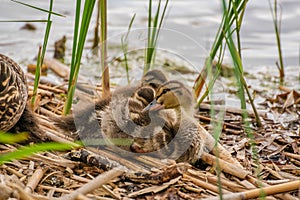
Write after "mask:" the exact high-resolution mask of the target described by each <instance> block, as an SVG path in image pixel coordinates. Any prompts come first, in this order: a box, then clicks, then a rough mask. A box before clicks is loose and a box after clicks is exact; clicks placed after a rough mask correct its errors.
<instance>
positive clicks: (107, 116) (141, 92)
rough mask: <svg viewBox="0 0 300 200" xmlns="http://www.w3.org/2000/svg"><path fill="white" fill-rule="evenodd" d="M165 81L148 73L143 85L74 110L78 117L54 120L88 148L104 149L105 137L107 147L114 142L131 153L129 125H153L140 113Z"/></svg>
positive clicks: (122, 89)
mask: <svg viewBox="0 0 300 200" xmlns="http://www.w3.org/2000/svg"><path fill="white" fill-rule="evenodd" d="M165 81H167V78H166V76H165V75H164V74H163V73H162V72H161V71H160V70H151V71H148V72H147V73H146V74H145V75H144V76H143V78H142V81H141V84H140V85H138V86H126V87H119V88H117V89H116V90H115V91H114V92H113V93H112V95H111V96H109V97H108V98H105V99H100V100H98V101H97V102H96V103H95V104H90V105H88V106H86V107H85V108H84V109H82V110H79V111H78V110H74V113H73V114H74V117H73V116H72V115H69V116H66V117H62V118H60V119H54V121H55V124H56V125H57V126H58V127H59V128H61V129H64V130H67V131H71V132H73V133H75V135H76V136H77V137H78V139H79V138H80V139H81V140H83V141H84V143H85V144H86V145H91V146H101V145H103V138H105V139H106V144H107V143H114V145H116V146H118V147H121V148H123V149H127V150H129V148H130V144H128V139H132V136H131V135H130V133H129V134H128V132H127V131H126V130H128V129H129V127H130V126H128V125H129V124H138V125H145V124H147V123H149V121H150V120H149V117H147V116H146V115H145V116H144V117H141V116H140V113H141V111H142V110H143V109H144V108H145V106H146V105H148V104H149V103H150V102H151V101H152V100H153V99H154V96H155V92H156V89H157V88H158V87H159V86H160V85H161V84H162V83H163V82H165ZM129 121H130V122H129ZM123 125H124V126H125V127H124V126H123ZM110 141H111V142H110Z"/></svg>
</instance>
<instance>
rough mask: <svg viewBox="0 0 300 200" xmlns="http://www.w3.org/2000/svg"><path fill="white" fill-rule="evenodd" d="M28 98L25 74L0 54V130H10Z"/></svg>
mask: <svg viewBox="0 0 300 200" xmlns="http://www.w3.org/2000/svg"><path fill="white" fill-rule="evenodd" d="M27 98H28V92H27V83H26V78H25V74H24V73H23V71H22V69H21V68H20V66H19V65H18V64H17V63H16V62H14V61H13V60H12V59H10V58H9V57H7V56H4V55H2V54H0V130H2V131H8V130H10V129H11V128H12V127H13V126H14V125H15V124H16V123H17V122H18V120H19V119H20V117H21V115H22V114H23V111H24V109H25V106H26V103H27Z"/></svg>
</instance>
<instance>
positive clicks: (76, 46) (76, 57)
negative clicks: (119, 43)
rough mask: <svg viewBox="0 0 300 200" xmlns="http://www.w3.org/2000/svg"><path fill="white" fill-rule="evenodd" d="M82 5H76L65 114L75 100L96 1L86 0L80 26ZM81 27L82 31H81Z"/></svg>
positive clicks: (78, 1)
mask: <svg viewBox="0 0 300 200" xmlns="http://www.w3.org/2000/svg"><path fill="white" fill-rule="evenodd" d="M80 5H81V0H77V3H76V14H75V25H74V39H73V49H72V61H71V70H70V76H69V87H68V96H67V100H66V102H65V106H64V110H63V114H64V115H66V114H69V113H70V110H71V107H72V102H73V98H74V93H75V88H76V83H77V78H78V74H79V69H80V63H81V57H82V53H83V47H84V44H85V40H86V35H87V32H88V28H89V24H90V21H91V16H92V13H93V9H94V5H95V0H86V1H85V4H84V9H83V13H82V19H81V25H80V26H79V21H80V12H81V10H80ZM79 27H80V29H79Z"/></svg>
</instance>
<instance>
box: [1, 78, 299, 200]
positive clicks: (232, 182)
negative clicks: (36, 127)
mask: <svg viewBox="0 0 300 200" xmlns="http://www.w3.org/2000/svg"><path fill="white" fill-rule="evenodd" d="M31 84H32V80H29V85H31ZM65 86H66V84H64V83H63V82H61V83H59V84H55V83H53V81H51V80H49V81H47V79H44V80H43V82H42V83H41V84H40V86H39V87H40V90H39V94H38V95H39V98H40V101H39V106H38V107H37V109H36V116H37V117H38V118H39V121H40V124H41V127H42V129H43V130H44V131H45V134H46V135H47V138H50V139H51V140H53V141H57V142H69V141H73V139H72V137H71V136H70V135H68V134H67V133H64V132H62V131H61V130H59V129H58V128H57V127H55V126H54V124H53V122H52V120H51V119H53V118H55V117H59V116H60V115H61V113H62V109H63V105H64V100H65V95H66V88H65ZM31 88H32V87H29V89H30V90H31ZM79 92H80V93H82V94H85V93H84V92H83V91H79ZM29 93H30V92H29ZM86 96H88V95H86ZM299 98H300V95H299V92H297V91H293V90H290V91H285V92H283V93H282V94H279V95H276V96H275V97H274V98H268V99H266V100H265V101H264V102H263V103H261V104H260V106H261V107H263V108H264V110H265V112H264V113H260V117H261V119H262V122H263V126H262V127H256V126H255V124H254V118H253V115H251V112H250V111H249V116H250V118H249V119H250V121H249V122H250V124H251V131H250V133H251V134H252V135H251V137H249V135H247V134H246V132H245V126H244V125H243V123H242V117H241V113H242V112H241V110H239V109H236V108H235V109H231V108H228V109H227V110H226V112H225V116H224V120H223V121H222V133H221V135H220V143H221V144H222V146H223V147H224V148H225V149H227V151H229V152H230V153H231V155H232V156H233V157H234V159H235V160H236V161H238V162H239V165H235V164H232V163H230V162H228V161H225V160H222V159H218V158H217V157H216V156H214V155H212V154H211V153H204V154H203V156H202V159H201V160H199V161H198V162H197V163H196V164H195V165H194V166H192V165H190V164H187V163H176V162H175V161H172V160H167V161H166V160H159V159H155V158H150V157H146V156H145V157H138V158H137V159H136V160H131V159H127V158H125V157H120V156H119V155H117V154H114V152H112V151H110V150H109V149H105V148H104V149H101V150H99V151H92V152H91V151H90V150H88V149H77V150H74V151H68V152H46V153H40V154H35V155H33V156H31V157H29V158H26V159H21V160H15V161H11V162H7V163H6V164H5V165H2V166H0V189H1V194H0V199H8V198H15V199H41V200H44V199H124V200H126V199H145V200H147V199H219V196H220V195H221V194H222V196H223V197H224V198H223V199H233V198H235V199H257V198H259V197H260V196H261V195H267V196H268V198H270V199H299V191H300V189H299V188H300V179H299V177H300V132H299V129H300V120H299V119H300V117H299V115H300V112H299V110H300V100H299ZM216 109H217V107H216ZM210 110H211V107H210V105H209V104H206V105H201V106H200V110H199V112H198V113H197V114H196V115H195V117H196V119H199V120H200V121H201V122H199V123H201V124H202V125H203V127H205V128H206V129H207V130H209V132H210V133H213V132H212V131H213V129H212V125H211V124H212V122H214V123H215V122H218V120H219V119H217V118H216V117H214V118H212V117H210V115H209V113H210ZM248 134H249V132H248ZM16 147H18V145H5V144H2V145H0V151H1V154H5V153H7V152H10V151H13V150H14V149H15V148H16ZM253 149H255V150H256V153H254V152H253ZM97 152H98V153H97ZM149 163H150V164H151V165H149ZM149 166H151V167H149Z"/></svg>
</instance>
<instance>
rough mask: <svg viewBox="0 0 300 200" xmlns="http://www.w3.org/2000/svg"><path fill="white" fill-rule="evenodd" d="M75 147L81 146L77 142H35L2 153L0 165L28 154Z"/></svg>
mask: <svg viewBox="0 0 300 200" xmlns="http://www.w3.org/2000/svg"><path fill="white" fill-rule="evenodd" d="M74 147H79V145H78V144H76V143H70V144H66V143H65V144H63V143H54V142H49V143H40V144H34V145H31V146H24V147H21V148H19V149H17V150H15V151H13V152H10V153H7V154H4V155H1V156H0V165H2V164H4V163H5V162H9V161H12V160H15V159H22V158H25V157H28V156H30V155H32V154H35V153H38V152H45V151H65V150H70V149H72V148H74Z"/></svg>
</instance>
